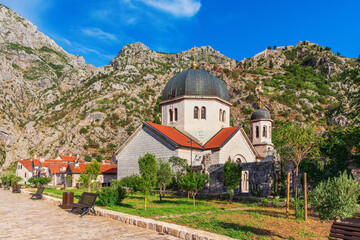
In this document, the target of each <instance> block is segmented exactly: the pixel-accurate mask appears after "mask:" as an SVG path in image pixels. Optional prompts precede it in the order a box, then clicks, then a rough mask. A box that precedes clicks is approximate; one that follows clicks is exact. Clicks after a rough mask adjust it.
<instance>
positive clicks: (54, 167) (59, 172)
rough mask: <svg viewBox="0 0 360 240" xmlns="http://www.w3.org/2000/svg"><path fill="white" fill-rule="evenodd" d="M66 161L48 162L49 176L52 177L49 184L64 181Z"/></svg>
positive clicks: (57, 183)
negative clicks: (59, 162)
mask: <svg viewBox="0 0 360 240" xmlns="http://www.w3.org/2000/svg"><path fill="white" fill-rule="evenodd" d="M68 165H69V164H68V163H61V164H49V177H50V178H52V181H51V183H50V184H51V185H54V186H56V185H62V184H64V183H65V176H66V170H67V168H68Z"/></svg>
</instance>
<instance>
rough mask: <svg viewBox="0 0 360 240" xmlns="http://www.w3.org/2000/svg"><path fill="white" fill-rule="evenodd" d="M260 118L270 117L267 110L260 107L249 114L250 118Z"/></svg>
mask: <svg viewBox="0 0 360 240" xmlns="http://www.w3.org/2000/svg"><path fill="white" fill-rule="evenodd" d="M260 119H271V116H270V113H269V111H267V110H265V109H262V108H260V109H258V110H256V111H255V112H254V113H253V114H252V115H251V120H260Z"/></svg>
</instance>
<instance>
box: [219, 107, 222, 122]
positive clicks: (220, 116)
mask: <svg viewBox="0 0 360 240" xmlns="http://www.w3.org/2000/svg"><path fill="white" fill-rule="evenodd" d="M221 118H222V110H221V109H220V110H219V121H220V122H221Z"/></svg>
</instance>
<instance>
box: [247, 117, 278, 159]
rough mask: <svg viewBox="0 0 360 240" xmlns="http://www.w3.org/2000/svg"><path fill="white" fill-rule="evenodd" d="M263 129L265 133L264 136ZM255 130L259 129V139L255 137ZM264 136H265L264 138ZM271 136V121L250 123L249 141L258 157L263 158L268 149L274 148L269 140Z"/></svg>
mask: <svg viewBox="0 0 360 240" xmlns="http://www.w3.org/2000/svg"><path fill="white" fill-rule="evenodd" d="M264 127H265V128H266V132H265V134H264ZM256 128H259V137H256ZM264 135H265V136H264ZM271 136H272V121H271V120H255V121H250V139H251V141H252V144H253V145H254V148H255V149H256V151H257V152H258V153H259V155H260V156H262V157H265V156H266V155H267V152H268V150H269V149H273V148H274V146H273V144H272V140H271Z"/></svg>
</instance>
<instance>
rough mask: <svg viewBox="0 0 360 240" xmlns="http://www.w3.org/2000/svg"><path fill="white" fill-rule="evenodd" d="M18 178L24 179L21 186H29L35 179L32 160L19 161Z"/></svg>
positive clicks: (16, 172)
mask: <svg viewBox="0 0 360 240" xmlns="http://www.w3.org/2000/svg"><path fill="white" fill-rule="evenodd" d="M15 174H16V176H19V177H21V178H22V181H21V182H19V183H20V184H28V183H29V179H30V178H31V177H33V175H34V174H33V162H32V160H19V161H18V163H17V165H16V171H15Z"/></svg>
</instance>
